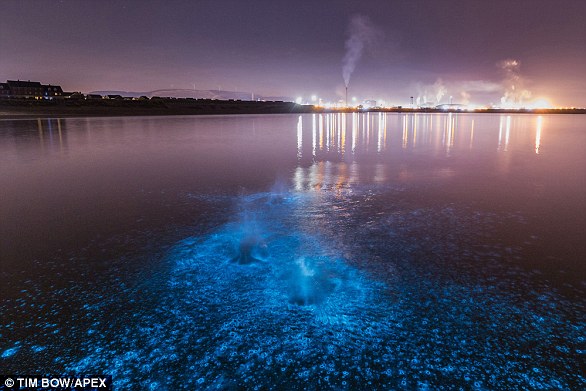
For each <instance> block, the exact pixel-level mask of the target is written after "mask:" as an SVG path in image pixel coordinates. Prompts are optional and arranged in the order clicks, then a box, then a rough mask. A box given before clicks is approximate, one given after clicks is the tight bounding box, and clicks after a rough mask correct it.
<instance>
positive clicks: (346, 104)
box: [346, 86, 348, 107]
mask: <svg viewBox="0 0 586 391" xmlns="http://www.w3.org/2000/svg"><path fill="white" fill-rule="evenodd" d="M346 107H348V86H346Z"/></svg>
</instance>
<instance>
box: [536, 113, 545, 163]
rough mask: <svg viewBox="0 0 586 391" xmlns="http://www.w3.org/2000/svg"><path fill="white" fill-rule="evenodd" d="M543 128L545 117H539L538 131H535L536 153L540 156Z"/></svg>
mask: <svg viewBox="0 0 586 391" xmlns="http://www.w3.org/2000/svg"><path fill="white" fill-rule="evenodd" d="M542 126H543V117H542V116H541V115H540V116H539V117H537V129H536V130H535V153H536V154H537V155H539V147H540V146H541V127H542Z"/></svg>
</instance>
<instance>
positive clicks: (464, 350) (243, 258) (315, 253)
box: [2, 186, 586, 390]
mask: <svg viewBox="0 0 586 391" xmlns="http://www.w3.org/2000/svg"><path fill="white" fill-rule="evenodd" d="M402 191H403V190H402V189H400V188H390V187H382V186H381V187H376V186H370V187H359V186H354V187H346V188H344V189H333V188H332V189H322V190H319V191H314V190H311V189H304V190H300V191H296V192H289V191H286V190H282V191H279V192H268V193H258V194H252V195H249V196H240V197H236V198H235V199H232V203H233V205H236V207H235V208H231V209H230V208H228V209H229V211H228V210H225V212H224V213H225V215H224V216H223V218H218V219H217V220H218V221H222V219H224V222H223V223H221V224H218V225H215V226H213V225H212V228H209V229H208V228H205V229H202V230H201V232H198V233H197V234H195V235H194V236H191V237H187V238H185V239H183V240H181V241H180V242H178V243H176V244H175V245H173V246H172V247H171V248H170V249H169V250H168V251H167V252H166V253H165V255H164V257H163V264H164V265H166V266H165V267H166V269H165V270H161V271H160V272H159V273H158V274H155V275H150V276H148V277H144V280H141V281H137V283H136V284H134V285H132V286H130V285H128V284H125V283H121V282H116V281H113V282H112V287H111V289H112V290H114V291H116V297H118V299H117V300H115V301H113V300H108V299H105V297H104V296H103V295H99V294H97V293H95V292H94V293H91V292H90V293H88V292H86V293H82V292H81V291H79V290H76V287H74V286H73V287H69V288H65V289H63V290H62V291H59V292H57V293H56V295H57V297H58V298H59V299H60V300H63V298H64V297H66V296H71V295H75V294H79V295H80V296H79V297H77V299H78V300H79V302H78V304H76V305H78V306H79V307H80V308H78V309H77V310H76V311H77V312H76V314H77V315H76V317H75V318H74V319H72V320H71V321H70V322H72V324H70V325H69V326H70V327H69V328H68V329H67V330H66V329H64V328H60V327H58V326H57V323H56V322H52V321H51V320H50V319H45V318H39V319H36V322H37V324H38V326H36V327H37V330H38V333H37V335H36V337H35V338H33V339H29V340H27V341H22V342H14V343H12V344H11V345H10V346H9V347H8V348H4V347H3V349H2V351H3V353H2V360H4V361H5V360H10V359H15V360H16V359H18V357H23V355H25V354H26V355H30V356H32V357H35V355H52V356H51V357H53V358H52V360H53V363H54V365H56V366H57V367H61V368H62V370H63V372H64V373H69V372H72V373H88V372H95V371H103V372H107V373H108V374H111V375H112V376H113V381H114V384H115V386H116V387H117V389H126V388H128V387H137V384H138V385H139V387H140V388H141V389H153V390H160V389H177V388H183V389H240V388H246V389H267V388H271V387H276V388H280V387H286V388H290V389H293V388H299V389H302V388H310V389H314V388H315V389H381V388H389V389H445V390H448V389H459V388H463V389H474V390H488V389H493V390H494V389H503V390H504V389H544V390H551V389H568V390H569V389H576V388H575V386H576V385H579V384H584V377H583V374H581V373H580V372H578V371H576V370H575V369H576V362H578V361H579V360H580V359H581V358H583V357H584V354H585V352H586V348H585V340H584V331H585V330H584V322H583V312H580V311H581V310H580V308H579V306H578V305H577V304H576V303H575V302H572V301H569V300H567V299H565V298H564V296H563V295H560V294H557V293H556V292H554V291H552V290H551V289H549V288H548V286H547V285H546V283H545V282H543V281H542V280H540V279H539V278H538V277H539V276H537V275H535V274H534V273H532V272H531V271H525V270H521V269H519V268H515V267H512V266H511V267H506V268H505V267H503V266H502V263H501V261H502V259H507V257H510V258H514V257H515V256H516V253H517V249H515V248H508V247H505V246H503V245H501V244H498V243H494V242H491V241H490V240H487V239H486V237H485V236H483V235H485V234H486V232H490V231H491V229H494V228H495V226H496V225H498V224H501V223H502V222H503V221H504V222H507V221H508V222H510V223H511V224H513V223H522V217H520V216H515V215H510V216H499V215H496V214H494V213H492V214H491V213H482V212H475V213H471V212H470V211H469V210H465V209H464V208H459V207H457V206H455V205H438V206H435V207H417V208H414V207H409V206H408V205H407V204H405V203H404V201H401V199H402V197H403V195H402V194H401V193H402ZM389 199H394V200H395V201H396V202H387V201H388V200H389ZM385 200H386V201H385ZM208 202H210V203H218V202H220V201H218V199H214V198H213V197H209V198H208ZM359 211H367V212H368V213H359ZM226 221H227V222H226ZM480 228H481V229H480ZM136 256H137V257H141V256H143V255H142V254H138V255H136ZM448 264H449V267H447V265H448ZM32 292H34V289H32V290H31V296H30V298H29V299H30V302H29V303H24V302H23V303H22V305H23V306H28V307H31V306H33V305H34V301H35V300H34V293H32ZM65 302H67V301H65ZM109 307H115V310H110V309H109ZM65 311H68V309H67V308H60V309H59V308H56V309H55V314H56V315H57V314H62V313H64V312H65ZM570 318H572V319H574V320H573V321H569V319H570ZM576 318H577V319H578V321H576V320H575V319H576ZM74 321H77V323H73V322H74ZM31 327H33V326H32V325H31ZM76 328H78V329H82V330H83V333H82V334H81V335H83V338H79V335H80V334H79V333H73V335H77V336H78V337H77V338H79V339H78V340H76V342H75V345H76V349H69V350H63V351H59V352H55V351H54V350H53V348H52V346H55V345H59V344H65V341H66V340H67V338H68V337H69V335H72V331H71V330H72V329H73V330H74V331H75V329H76ZM5 332H6V330H4V331H3V333H5ZM42 341H44V342H42ZM59 341H62V342H59ZM19 354H21V355H20V356H19Z"/></svg>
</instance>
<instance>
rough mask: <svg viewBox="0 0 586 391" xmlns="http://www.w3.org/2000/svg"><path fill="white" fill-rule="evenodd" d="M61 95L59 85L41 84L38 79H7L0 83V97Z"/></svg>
mask: <svg viewBox="0 0 586 391" xmlns="http://www.w3.org/2000/svg"><path fill="white" fill-rule="evenodd" d="M61 95H63V90H62V89H61V86H53V85H51V84H47V85H43V84H41V83H40V82H38V81H30V80H28V81H23V80H7V81H6V83H0V97H2V98H34V99H53V98H55V97H59V96H61Z"/></svg>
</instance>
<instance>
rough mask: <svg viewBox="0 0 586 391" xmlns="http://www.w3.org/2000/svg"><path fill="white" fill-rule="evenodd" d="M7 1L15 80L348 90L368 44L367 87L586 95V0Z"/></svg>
mask: <svg viewBox="0 0 586 391" xmlns="http://www.w3.org/2000/svg"><path fill="white" fill-rule="evenodd" d="M0 9H1V10H2V12H1V15H2V21H1V22H0V79H1V80H6V79H21V80H28V79H30V80H38V81H41V82H44V83H53V84H61V85H62V86H63V88H64V89H65V90H69V91H73V90H78V91H82V92H89V91H93V90H125V91H151V90H156V89H170V88H177V89H179V88H190V89H193V88H194V87H195V88H196V89H218V88H221V89H222V90H237V91H249V92H255V93H256V94H263V95H272V96H288V97H291V98H296V97H299V96H301V97H304V99H306V98H307V97H309V96H311V95H314V94H315V95H317V96H319V97H323V98H324V99H328V100H335V99H340V98H342V97H343V95H344V79H343V77H342V70H343V60H344V58H345V56H347V54H346V53H347V50H351V49H354V52H352V53H353V54H355V55H356V58H357V60H356V62H355V68H354V72H353V73H351V75H350V83H349V95H350V96H356V97H358V99H371V98H374V99H384V100H385V101H386V102H388V103H392V104H407V103H408V101H409V97H410V96H414V97H416V98H419V100H420V102H422V103H423V102H424V101H430V102H438V103H447V102H448V101H449V97H450V96H452V100H453V102H463V103H471V104H472V103H478V104H489V103H493V104H498V103H499V102H501V98H503V97H504V100H510V101H515V102H519V101H523V102H530V101H535V100H537V99H544V98H545V99H549V100H550V101H551V102H552V103H553V104H554V105H556V106H578V107H584V106H586V80H585V79H586V78H585V75H586V72H585V70H586V22H585V18H586V1H584V0H574V1H570V0H558V1H554V0H515V1H511V0H502V1H501V0H492V1H476V0H461V1H459V0H442V1H432V0H427V1H418V0H409V1H399V0H395V1H392V0H380V1H370V0H369V1H349V0H336V1H309V0H304V1H292V0H287V1H281V0H267V1H265V0H254V1H242V0H234V1H225V0H214V1H212V0H210V1H207V0H200V1H169V0H165V1H144V0H139V1H105V0H99V1H67V0H65V1H48V0H47V1H23V0H14V1H13V0H8V1H6V0H5V1H3V2H2V4H1V6H0ZM352 33H354V38H353V39H352V38H351V37H352ZM352 45H358V46H361V47H362V51H361V50H360V47H358V46H352ZM346 59H348V57H346ZM513 85H514V86H515V88H514V89H513V88H512V86H513Z"/></svg>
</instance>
